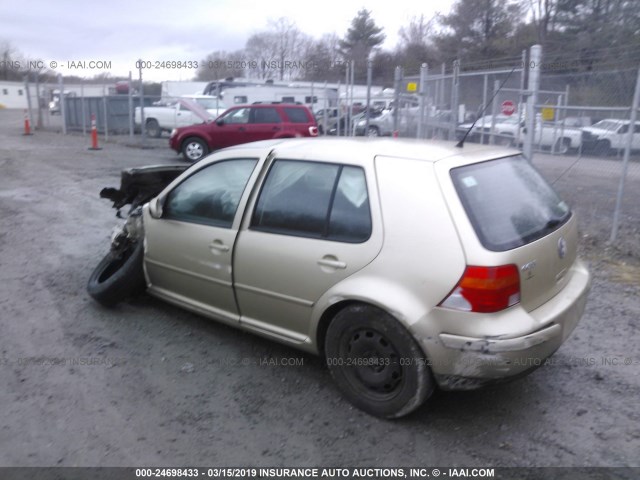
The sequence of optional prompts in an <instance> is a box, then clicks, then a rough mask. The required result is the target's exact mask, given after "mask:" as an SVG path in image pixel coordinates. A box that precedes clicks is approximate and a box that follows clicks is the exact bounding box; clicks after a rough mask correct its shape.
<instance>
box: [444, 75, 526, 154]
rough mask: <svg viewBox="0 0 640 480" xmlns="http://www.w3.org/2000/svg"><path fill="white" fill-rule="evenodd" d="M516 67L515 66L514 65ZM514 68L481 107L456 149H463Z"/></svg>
mask: <svg viewBox="0 0 640 480" xmlns="http://www.w3.org/2000/svg"><path fill="white" fill-rule="evenodd" d="M516 67H517V65H516ZM516 67H513V68H512V69H511V71H510V72H509V75H507V78H505V79H504V80H503V81H502V83H501V84H500V87H499V88H498V90H496V92H495V93H494V94H493V97H491V100H489V101H488V102H487V103H486V104H485V106H484V107H482V111H481V112H480V115H478V118H476V119H475V120H474V121H473V123H472V124H471V126H470V127H469V130H467V131H466V132H465V134H464V137H462V139H461V140H460V141H459V142H458V143H456V147H458V148H462V147H464V141H465V140H466V139H467V136H468V135H469V134H470V133H471V130H473V127H475V126H476V122H477V121H478V120H479V119H480V118H482V116H483V115H484V112H485V111H486V110H487V107H488V106H489V105H490V104H491V102H493V99H494V98H496V95H498V93H500V90H502V87H504V84H505V83H507V80H509V77H510V76H511V74H512V73H513V72H514V71H515V69H516Z"/></svg>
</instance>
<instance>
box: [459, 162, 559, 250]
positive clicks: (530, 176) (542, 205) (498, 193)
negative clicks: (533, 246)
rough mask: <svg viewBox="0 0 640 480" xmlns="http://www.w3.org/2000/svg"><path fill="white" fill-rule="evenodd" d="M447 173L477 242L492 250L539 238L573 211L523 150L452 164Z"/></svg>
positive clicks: (509, 247) (517, 245)
mask: <svg viewBox="0 0 640 480" xmlns="http://www.w3.org/2000/svg"><path fill="white" fill-rule="evenodd" d="M451 178H452V180H453V183H454V185H455V187H456V190H457V192H458V196H459V197H460V200H461V201H462V204H463V205H464V208H465V210H466V212H467V215H468V216H469V219H470V220H471V223H472V224H473V227H474V229H475V231H476V234H477V235H478V238H479V240H480V242H481V243H482V245H483V246H484V247H485V248H486V249H488V250H491V251H494V252H501V251H505V250H511V249H513V248H517V247H520V246H522V245H526V244H527V243H530V242H533V241H534V240H537V239H539V238H542V237H544V236H545V235H548V234H549V233H551V232H553V231H554V230H556V229H558V228H559V227H560V225H562V224H563V223H564V222H566V221H567V220H568V219H569V217H570V216H571V212H570V210H569V207H568V206H567V204H566V203H564V202H563V201H562V200H561V199H560V198H559V197H558V195H557V194H556V192H555V191H554V190H553V188H551V186H550V185H549V184H548V183H547V182H546V181H545V180H544V179H543V178H542V176H541V175H540V174H539V173H538V171H537V170H536V169H535V168H533V166H531V164H530V163H529V162H528V161H527V160H526V159H525V158H524V157H522V156H521V155H518V156H514V157H507V158H501V159H498V160H491V161H488V162H482V163H475V164H472V165H467V166H464V167H458V168H454V169H453V170H451Z"/></svg>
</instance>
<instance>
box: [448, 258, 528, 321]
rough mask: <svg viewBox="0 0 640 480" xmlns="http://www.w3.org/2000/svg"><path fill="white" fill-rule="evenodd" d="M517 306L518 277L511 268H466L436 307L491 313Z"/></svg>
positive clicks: (516, 272)
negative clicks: (454, 285)
mask: <svg viewBox="0 0 640 480" xmlns="http://www.w3.org/2000/svg"><path fill="white" fill-rule="evenodd" d="M517 303H520V274H519V272H518V267H517V266H515V265H501V266H499V267H477V266H467V268H466V269H465V271H464V273H463V275H462V278H461V279H460V281H459V282H458V284H457V285H456V287H455V288H454V289H453V290H452V291H451V293H450V294H449V295H448V296H447V297H446V298H445V299H444V300H443V301H442V302H441V303H440V305H439V306H441V307H445V308H451V309H454V310H463V311H465V312H479V313H491V312H498V311H500V310H504V309H505V308H508V307H511V306H512V305H515V304H517Z"/></svg>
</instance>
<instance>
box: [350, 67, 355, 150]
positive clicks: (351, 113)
mask: <svg viewBox="0 0 640 480" xmlns="http://www.w3.org/2000/svg"><path fill="white" fill-rule="evenodd" d="M350 83H351V85H350V87H349V89H350V94H349V98H350V100H349V136H350V137H353V136H355V134H356V132H355V129H354V126H355V125H351V124H352V123H353V89H354V86H355V83H356V61H355V60H351V78H350Z"/></svg>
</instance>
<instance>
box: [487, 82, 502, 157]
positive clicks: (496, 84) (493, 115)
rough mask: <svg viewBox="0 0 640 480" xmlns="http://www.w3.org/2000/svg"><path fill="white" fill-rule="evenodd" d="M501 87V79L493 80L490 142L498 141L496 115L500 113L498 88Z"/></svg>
mask: <svg viewBox="0 0 640 480" xmlns="http://www.w3.org/2000/svg"><path fill="white" fill-rule="evenodd" d="M499 88H500V80H494V82H493V101H492V102H491V133H490V134H489V143H490V144H491V145H495V143H496V116H497V115H498V95H497V93H498V89H499Z"/></svg>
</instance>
